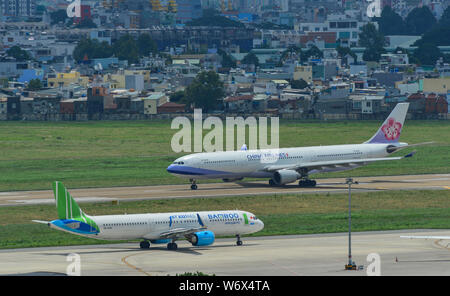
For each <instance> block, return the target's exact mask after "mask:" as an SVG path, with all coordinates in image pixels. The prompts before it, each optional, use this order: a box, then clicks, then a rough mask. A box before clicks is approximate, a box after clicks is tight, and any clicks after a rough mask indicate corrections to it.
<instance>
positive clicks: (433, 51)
mask: <svg viewBox="0 0 450 296" xmlns="http://www.w3.org/2000/svg"><path fill="white" fill-rule="evenodd" d="M413 56H414V58H416V59H417V60H418V61H419V64H421V65H435V64H436V61H437V60H438V59H439V58H440V57H443V56H444V55H443V54H442V52H441V51H440V50H439V48H438V47H437V46H436V45H434V44H431V43H423V44H421V45H420V46H419V47H418V48H417V49H416V50H415V51H414V54H413Z"/></svg>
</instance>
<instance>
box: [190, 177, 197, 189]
mask: <svg viewBox="0 0 450 296" xmlns="http://www.w3.org/2000/svg"><path fill="white" fill-rule="evenodd" d="M189 181H191V189H192V190H197V184H196V181H195V179H190V180H189Z"/></svg>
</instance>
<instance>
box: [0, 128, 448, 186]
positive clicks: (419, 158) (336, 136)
mask: <svg viewBox="0 0 450 296" xmlns="http://www.w3.org/2000/svg"><path fill="white" fill-rule="evenodd" d="M380 124H381V122H379V121H355V122H353V121H347V122H296V121H285V122H284V121H282V122H281V123H280V147H296V146H311V145H330V144H350V143H361V142H363V141H365V140H367V139H368V138H370V137H371V136H372V135H373V134H374V133H375V131H376V130H377V129H378V127H379V126H380ZM176 132H177V130H171V129H170V121H117V122H104V121H97V122H1V123H0V171H1V174H0V191H13V190H32V189H49V188H50V186H51V185H50V184H51V182H52V181H54V180H60V181H64V183H65V184H66V185H67V186H68V187H71V188H77V187H78V188H81V187H110V186H133V185H156V184H176V183H182V182H186V181H185V180H183V179H179V178H176V177H174V176H172V175H170V174H168V173H167V172H166V167H167V166H168V165H169V164H170V163H171V162H172V161H173V160H174V159H176V158H177V157H179V156H181V155H182V154H176V153H174V152H172V150H171V147H170V141H171V138H172V136H173V134H175V133H176ZM206 132H207V131H205V133H206ZM449 135H450V122H448V121H411V120H410V121H407V122H406V124H405V128H404V129H403V134H402V137H401V140H402V141H405V142H409V143H420V142H427V141H436V142H437V143H436V144H435V145H431V146H422V147H418V148H416V150H418V153H417V154H416V156H415V157H414V158H412V159H408V160H405V161H396V162H383V163H376V164H371V165H369V166H367V167H363V168H359V169H356V170H353V171H350V172H351V175H352V176H371V175H388V174H389V175H395V174H421V173H449V172H450V153H449V152H450V136H449ZM407 152H408V151H407V150H405V151H404V152H403V151H402V152H400V153H402V154H403V153H407ZM347 175H349V172H343V173H335V174H323V175H317V177H329V176H347Z"/></svg>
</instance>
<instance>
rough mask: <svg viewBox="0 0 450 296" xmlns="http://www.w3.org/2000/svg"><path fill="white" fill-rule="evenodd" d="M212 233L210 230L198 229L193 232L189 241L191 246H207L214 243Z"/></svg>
mask: <svg viewBox="0 0 450 296" xmlns="http://www.w3.org/2000/svg"><path fill="white" fill-rule="evenodd" d="M214 238H215V236H214V233H213V232H212V231H199V232H196V233H194V234H193V235H192V236H191V237H190V238H189V242H191V243H192V245H193V246H197V247H200V246H209V245H211V244H212V243H214Z"/></svg>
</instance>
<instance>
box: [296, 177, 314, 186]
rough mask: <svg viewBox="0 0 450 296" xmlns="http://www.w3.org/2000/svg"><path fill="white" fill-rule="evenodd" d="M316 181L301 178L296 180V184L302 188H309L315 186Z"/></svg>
mask: <svg viewBox="0 0 450 296" xmlns="http://www.w3.org/2000/svg"><path fill="white" fill-rule="evenodd" d="M316 184H317V182H316V181H315V180H310V179H302V180H300V181H298V186H300V187H302V188H311V187H316Z"/></svg>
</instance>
